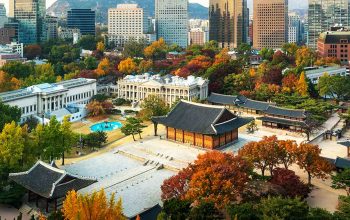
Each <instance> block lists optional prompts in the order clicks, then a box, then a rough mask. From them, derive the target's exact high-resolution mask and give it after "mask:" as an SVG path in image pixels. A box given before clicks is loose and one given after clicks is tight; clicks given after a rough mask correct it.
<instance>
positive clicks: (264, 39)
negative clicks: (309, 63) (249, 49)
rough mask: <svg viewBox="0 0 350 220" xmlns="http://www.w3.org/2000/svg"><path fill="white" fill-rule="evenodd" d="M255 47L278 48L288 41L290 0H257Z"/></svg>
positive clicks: (255, 10) (254, 22) (254, 26)
mask: <svg viewBox="0 0 350 220" xmlns="http://www.w3.org/2000/svg"><path fill="white" fill-rule="evenodd" d="M253 29H254V36H253V47H254V48H256V49H261V48H272V49H278V48H281V47H282V45H283V44H284V43H286V42H288V1H287V0H255V1H254V10H253Z"/></svg>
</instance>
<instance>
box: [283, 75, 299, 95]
mask: <svg viewBox="0 0 350 220" xmlns="http://www.w3.org/2000/svg"><path fill="white" fill-rule="evenodd" d="M297 83H298V77H296V75H295V74H293V73H291V74H288V75H287V76H285V77H284V78H283V79H282V90H283V91H284V92H288V93H291V92H294V91H295V90H296V87H297Z"/></svg>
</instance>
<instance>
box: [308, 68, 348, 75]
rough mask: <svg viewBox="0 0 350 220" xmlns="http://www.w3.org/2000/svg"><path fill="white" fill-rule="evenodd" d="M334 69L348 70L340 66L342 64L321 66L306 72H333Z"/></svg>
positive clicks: (309, 73) (310, 73)
mask: <svg viewBox="0 0 350 220" xmlns="http://www.w3.org/2000/svg"><path fill="white" fill-rule="evenodd" d="M333 71H346V68H345V67H340V66H328V67H319V68H317V69H310V70H305V74H306V75H312V74H319V73H320V72H321V73H326V72H333Z"/></svg>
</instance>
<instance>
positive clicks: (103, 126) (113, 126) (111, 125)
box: [90, 121, 123, 132]
mask: <svg viewBox="0 0 350 220" xmlns="http://www.w3.org/2000/svg"><path fill="white" fill-rule="evenodd" d="M122 126H123V124H122V123H120V122H119V121H112V122H108V121H105V122H100V123H97V124H94V125H92V126H91V127H90V130H91V131H93V132H96V131H114V130H117V129H119V128H121V127H122Z"/></svg>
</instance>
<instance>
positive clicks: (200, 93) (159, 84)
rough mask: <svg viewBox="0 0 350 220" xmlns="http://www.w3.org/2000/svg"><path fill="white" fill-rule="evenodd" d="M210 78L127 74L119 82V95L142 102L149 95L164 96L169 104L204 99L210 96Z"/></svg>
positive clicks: (119, 96)
mask: <svg viewBox="0 0 350 220" xmlns="http://www.w3.org/2000/svg"><path fill="white" fill-rule="evenodd" d="M208 84H209V82H208V80H205V79H203V78H201V77H194V76H189V77H188V78H187V79H184V78H181V77H178V76H172V75H166V76H163V77H162V76H160V75H152V76H151V75H150V74H149V73H145V74H143V75H136V76H132V75H129V76H126V77H125V78H124V79H121V80H119V81H118V83H117V87H118V89H117V90H118V92H117V97H118V98H123V99H126V100H129V101H132V102H142V100H143V99H145V98H146V97H147V96H149V95H157V96H159V97H161V98H163V99H164V100H165V101H166V103H167V104H168V105H170V106H171V105H172V104H173V103H174V102H175V101H176V100H179V99H185V100H189V101H191V100H193V99H200V100H204V99H206V98H207V97H208Z"/></svg>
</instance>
